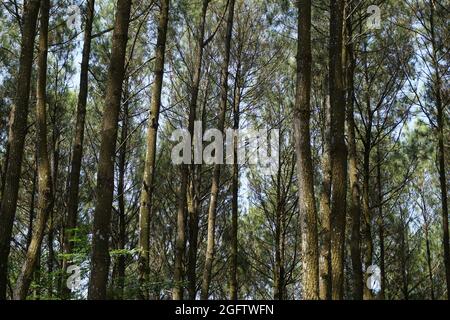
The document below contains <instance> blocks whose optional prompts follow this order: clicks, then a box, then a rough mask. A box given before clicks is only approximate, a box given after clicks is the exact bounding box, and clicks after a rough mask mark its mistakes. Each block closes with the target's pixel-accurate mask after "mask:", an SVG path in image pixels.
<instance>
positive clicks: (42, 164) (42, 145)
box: [14, 0, 53, 300]
mask: <svg viewBox="0 0 450 320" xmlns="http://www.w3.org/2000/svg"><path fill="white" fill-rule="evenodd" d="M49 11H50V1H49V0H41V9H40V12H41V19H40V29H39V54H38V62H37V69H38V71H37V89H36V95H37V96H36V98H37V102H36V127H37V148H38V159H37V160H38V181H39V183H38V213H37V218H36V227H35V229H34V232H33V237H32V239H31V243H30V246H29V247H28V251H27V255H26V258H25V263H24V265H23V266H22V270H21V273H20V275H19V277H18V279H17V282H16V287H15V289H14V299H17V300H24V299H26V297H27V295H28V289H29V288H30V284H31V280H32V276H33V271H34V268H35V266H36V261H37V257H38V254H39V251H40V247H41V244H42V239H43V238H44V232H45V228H46V226H47V220H48V217H49V215H50V213H51V211H52V210H53V207H52V205H53V183H52V175H51V168H50V160H49V156H48V150H47V148H48V146H47V110H46V104H47V97H46V95H47V93H46V86H47V50H48V21H49Z"/></svg>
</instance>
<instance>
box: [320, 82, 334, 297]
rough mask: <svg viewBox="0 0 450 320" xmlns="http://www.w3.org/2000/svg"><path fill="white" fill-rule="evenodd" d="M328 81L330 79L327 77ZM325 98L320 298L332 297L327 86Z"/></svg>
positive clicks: (328, 102) (329, 137)
mask: <svg viewBox="0 0 450 320" xmlns="http://www.w3.org/2000/svg"><path fill="white" fill-rule="evenodd" d="M327 81H328V79H327ZM325 95H326V96H325V100H324V106H323V109H324V123H323V127H324V130H323V155H322V172H323V177H322V191H321V194H320V211H321V229H322V230H321V236H322V246H321V248H320V283H319V291H320V299H321V300H330V299H331V234H330V229H331V225H330V218H331V217H330V215H331V205H330V201H331V162H330V161H331V159H330V142H331V136H330V126H331V123H330V96H329V94H328V86H326V93H325Z"/></svg>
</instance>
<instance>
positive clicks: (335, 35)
mask: <svg viewBox="0 0 450 320" xmlns="http://www.w3.org/2000/svg"><path fill="white" fill-rule="evenodd" d="M330 13H331V17H330V52H329V63H330V83H329V86H330V87H329V89H330V102H331V136H332V138H331V170H332V171H331V177H332V178H331V180H332V195H331V198H332V203H331V269H332V298H333V299H335V300H340V299H343V297H344V258H345V256H344V248H345V216H346V189H347V148H346V145H345V140H344V130H345V92H344V86H343V66H342V60H343V59H342V52H343V51H344V50H343V49H344V48H343V40H342V38H343V32H342V31H343V30H342V29H343V16H344V1H343V0H331V5H330Z"/></svg>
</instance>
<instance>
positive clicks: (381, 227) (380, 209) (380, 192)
mask: <svg viewBox="0 0 450 320" xmlns="http://www.w3.org/2000/svg"><path fill="white" fill-rule="evenodd" d="M377 118H378V120H377V121H380V114H379V112H378V117H377ZM381 161H382V158H381V150H380V143H378V144H377V189H378V190H377V191H378V199H377V203H378V237H379V240H380V282H381V283H380V286H381V289H380V293H379V298H380V299H381V300H384V299H385V293H386V291H385V288H386V287H385V286H386V268H385V263H384V255H385V253H384V252H385V248H384V218H383V186H382V182H381Z"/></svg>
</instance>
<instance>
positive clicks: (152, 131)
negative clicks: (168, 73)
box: [139, 0, 170, 297]
mask: <svg viewBox="0 0 450 320" xmlns="http://www.w3.org/2000/svg"><path fill="white" fill-rule="evenodd" d="M169 5H170V0H162V1H161V12H160V15H159V24H158V36H157V40H156V60H155V70H154V73H155V80H154V85H153V89H152V100H151V106H150V115H149V118H148V133H147V152H146V154H145V165H144V178H143V182H142V188H141V200H140V201H141V203H140V211H139V249H140V254H139V282H140V286H141V289H140V291H141V296H142V297H144V296H146V295H145V294H143V291H144V289H143V288H142V285H143V284H144V283H145V282H147V281H148V277H149V263H150V262H149V242H150V231H149V226H150V213H151V209H152V197H153V179H154V176H155V159H156V140H157V133H158V125H159V122H158V121H159V109H160V106H161V91H162V85H163V76H164V55H165V52H166V38H167V24H168V21H169Z"/></svg>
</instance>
